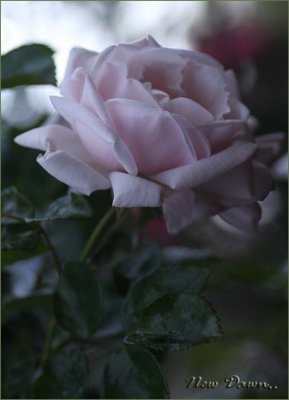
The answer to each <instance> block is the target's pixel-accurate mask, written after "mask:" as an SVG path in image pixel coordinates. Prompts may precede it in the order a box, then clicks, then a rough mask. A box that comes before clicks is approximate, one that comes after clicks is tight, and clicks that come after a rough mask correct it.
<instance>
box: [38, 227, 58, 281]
mask: <svg viewBox="0 0 289 400" xmlns="http://www.w3.org/2000/svg"><path fill="white" fill-rule="evenodd" d="M39 226H40V229H41V233H42V236H43V237H44V239H45V241H46V243H47V246H48V248H49V250H50V251H51V254H52V256H53V259H54V262H55V268H56V270H57V272H58V273H59V274H60V273H61V271H62V265H61V261H60V258H59V257H58V254H57V253H56V251H55V248H54V246H53V244H52V243H51V241H50V239H49V236H48V235H47V232H46V230H45V229H44V228H43V226H42V225H39Z"/></svg>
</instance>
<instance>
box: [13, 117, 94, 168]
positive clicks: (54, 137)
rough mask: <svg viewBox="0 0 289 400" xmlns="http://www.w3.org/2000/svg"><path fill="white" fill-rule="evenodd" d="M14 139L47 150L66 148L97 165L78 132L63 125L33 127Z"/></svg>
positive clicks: (18, 142)
mask: <svg viewBox="0 0 289 400" xmlns="http://www.w3.org/2000/svg"><path fill="white" fill-rule="evenodd" d="M14 141H15V142H16V143H17V144H19V145H21V146H25V147H30V148H32V149H39V150H45V151H50V152H51V151H56V150H64V151H67V152H68V153H70V154H71V155H72V156H74V157H76V158H78V159H79V160H81V161H83V162H84V163H86V164H88V165H90V166H92V167H96V163H95V161H94V160H93V159H92V158H91V157H90V155H89V154H88V152H87V150H86V149H85V147H84V146H83V144H82V142H81V140H80V139H79V136H78V135H77V133H75V132H74V131H72V130H71V129H69V128H65V127H64V126H61V125H56V124H51V125H45V126H42V127H40V128H35V129H31V130H30V131H27V132H25V133H22V134H21V135H19V136H17V137H16V138H15V139H14Z"/></svg>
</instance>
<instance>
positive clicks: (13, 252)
mask: <svg viewBox="0 0 289 400" xmlns="http://www.w3.org/2000/svg"><path fill="white" fill-rule="evenodd" d="M1 245H2V265H3V266H4V265H8V264H12V263H15V262H16V261H20V260H24V259H26V258H31V257H35V256H37V255H39V254H42V253H44V252H45V251H47V246H46V244H45V243H44V242H43V240H42V238H41V235H40V231H39V229H38V227H37V226H36V227H31V226H30V225H26V224H10V225H4V226H3V228H2V236H1Z"/></svg>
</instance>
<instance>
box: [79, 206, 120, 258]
mask: <svg viewBox="0 0 289 400" xmlns="http://www.w3.org/2000/svg"><path fill="white" fill-rule="evenodd" d="M115 214H116V208H115V207H111V208H110V209H109V210H108V211H107V213H106V214H104V216H103V217H102V219H101V220H100V222H99V223H98V224H97V225H96V227H95V228H94V230H93V231H92V234H91V235H90V237H89V239H88V241H87V243H86V245H85V247H84V249H83V252H82V254H81V256H80V261H81V262H84V261H85V260H86V258H87V256H88V254H89V253H90V250H91V249H92V247H93V246H94V244H95V242H96V240H97V238H98V237H99V236H100V234H101V233H102V231H103V230H104V228H105V227H106V225H108V224H109V222H110V221H111V220H112V219H113V217H114V216H115Z"/></svg>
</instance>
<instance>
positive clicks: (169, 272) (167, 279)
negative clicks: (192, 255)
mask: <svg viewBox="0 0 289 400" xmlns="http://www.w3.org/2000/svg"><path fill="white" fill-rule="evenodd" d="M207 279H208V270H207V269H205V268H198V267H194V266H192V265H169V266H165V267H161V268H158V269H157V270H156V271H154V272H153V273H151V274H150V275H148V276H145V277H143V278H141V279H139V280H138V281H136V282H135V283H134V284H133V285H132V286H131V288H130V290H129V292H128V294H127V296H126V298H125V301H124V306H123V318H124V325H125V327H126V329H127V330H133V329H134V328H135V327H136V326H137V322H138V319H139V317H138V315H139V313H140V312H141V311H142V310H143V309H144V308H146V307H147V306H148V305H149V304H151V303H153V302H154V301H155V300H157V299H158V298H159V297H162V296H163V295H166V294H174V293H182V292H190V293H194V294H198V293H199V292H200V291H201V290H202V288H203V287H204V285H205V283H206V281H207Z"/></svg>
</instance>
